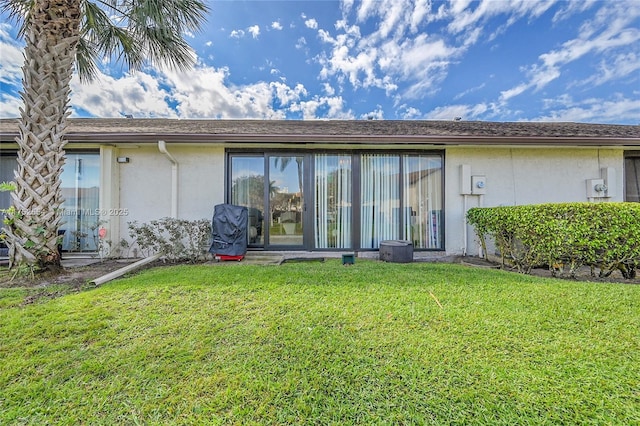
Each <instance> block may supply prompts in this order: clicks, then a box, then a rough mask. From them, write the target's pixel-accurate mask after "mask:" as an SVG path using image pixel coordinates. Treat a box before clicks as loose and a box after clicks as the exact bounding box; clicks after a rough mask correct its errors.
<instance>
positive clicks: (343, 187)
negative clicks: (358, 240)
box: [314, 154, 353, 249]
mask: <svg viewBox="0 0 640 426" xmlns="http://www.w3.org/2000/svg"><path fill="white" fill-rule="evenodd" d="M352 192H353V191H352V180H351V156H350V155H327V154H319V155H316V157H315V191H314V204H315V247H316V248H320V249H326V248H351V247H352V243H351V235H352V221H353V217H352V216H353V215H352V210H351V203H352Z"/></svg>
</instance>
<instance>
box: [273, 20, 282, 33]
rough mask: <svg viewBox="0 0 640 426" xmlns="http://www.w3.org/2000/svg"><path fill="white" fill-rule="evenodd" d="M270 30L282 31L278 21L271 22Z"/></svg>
mask: <svg viewBox="0 0 640 426" xmlns="http://www.w3.org/2000/svg"><path fill="white" fill-rule="evenodd" d="M271 29H273V30H278V31H280V30H282V24H281V23H280V22H279V21H273V22H272V23H271Z"/></svg>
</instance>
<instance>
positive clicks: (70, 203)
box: [0, 151, 100, 252]
mask: <svg viewBox="0 0 640 426" xmlns="http://www.w3.org/2000/svg"><path fill="white" fill-rule="evenodd" d="M15 166H16V155H9V156H1V157H0V181H3V182H4V181H12V180H14V176H13V170H14V168H15ZM61 181H62V185H61V191H62V198H63V199H64V202H63V203H62V205H61V212H62V220H61V225H60V230H59V232H60V233H61V234H62V235H63V240H62V250H64V251H74V252H78V251H85V252H86V251H88V252H92V251H96V250H97V242H98V228H99V226H100V214H99V213H100V212H99V198H100V154H99V153H73V152H68V151H67V153H66V163H65V165H64V169H63V171H62V174H61ZM10 204H11V198H10V195H9V193H8V192H4V193H3V192H0V209H3V208H7V207H9V206H10Z"/></svg>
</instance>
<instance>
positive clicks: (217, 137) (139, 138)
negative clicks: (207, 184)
mask: <svg viewBox="0 0 640 426" xmlns="http://www.w3.org/2000/svg"><path fill="white" fill-rule="evenodd" d="M17 136H18V134H17V133H13V132H6V133H2V134H0V137H1V140H2V141H4V142H14V141H15V138H16V137H17ZM66 137H67V140H68V142H69V143H71V144H75V143H97V144H114V143H117V144H140V143H150V144H151V143H157V142H158V141H159V140H163V141H165V142H169V143H219V144H242V143H274V144H275V143H282V144H292V145H296V144H314V143H318V144H320V143H322V144H357V145H382V144H385V145H388V144H392V145H430V146H439V145H441V146H487V145H494V146H495V145H497V146H504V145H512V146H549V147H572V146H584V147H597V146H629V147H631V146H634V147H640V138H611V137H557V136H555V137H553V136H552V137H541V136H431V135H428V136H425V135H321V134H317V135H313V134H305V135H296V134H220V133H215V134H212V133H166V134H160V133H138V132H136V133H130V132H126V133H117V132H114V133H97V132H69V133H68V134H67V136H66Z"/></svg>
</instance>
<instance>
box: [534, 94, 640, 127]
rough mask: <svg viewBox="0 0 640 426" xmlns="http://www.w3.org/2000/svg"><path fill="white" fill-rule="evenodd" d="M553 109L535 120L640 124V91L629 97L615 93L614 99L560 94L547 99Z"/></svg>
mask: <svg viewBox="0 0 640 426" xmlns="http://www.w3.org/2000/svg"><path fill="white" fill-rule="evenodd" d="M547 105H552V106H553V108H552V109H553V110H552V111H551V112H549V113H548V114H546V115H541V116H539V117H534V118H532V120H533V121H564V122H566V121H570V122H585V123H616V122H620V121H628V122H631V123H635V124H640V119H639V118H638V117H640V92H635V93H634V98H633V99H629V98H628V97H627V96H625V95H622V94H614V96H613V97H612V99H599V98H590V99H586V100H582V101H574V100H573V99H572V98H571V97H570V96H568V95H563V96H559V97H558V98H556V99H554V100H547Z"/></svg>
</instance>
